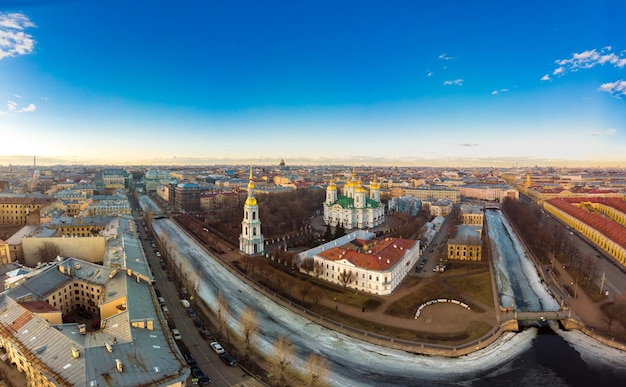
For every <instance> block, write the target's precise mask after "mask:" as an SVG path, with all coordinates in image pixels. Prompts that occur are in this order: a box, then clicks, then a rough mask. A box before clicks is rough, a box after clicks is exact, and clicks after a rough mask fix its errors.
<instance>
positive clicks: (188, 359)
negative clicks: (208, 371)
mask: <svg viewBox="0 0 626 387" xmlns="http://www.w3.org/2000/svg"><path fill="white" fill-rule="evenodd" d="M183 357H184V358H185V361H186V362H187V364H189V365H190V366H192V367H193V366H195V365H198V362H197V361H196V359H194V358H193V356H192V355H191V354H190V353H185V354H184V355H183Z"/></svg>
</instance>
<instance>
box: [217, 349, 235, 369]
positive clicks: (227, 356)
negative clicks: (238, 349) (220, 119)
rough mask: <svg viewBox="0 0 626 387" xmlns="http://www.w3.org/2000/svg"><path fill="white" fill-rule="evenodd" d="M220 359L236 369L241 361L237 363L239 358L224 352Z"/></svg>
mask: <svg viewBox="0 0 626 387" xmlns="http://www.w3.org/2000/svg"><path fill="white" fill-rule="evenodd" d="M220 358H221V359H222V361H223V362H224V363H226V364H228V365H229V366H231V367H234V366H236V365H237V364H239V361H237V358H236V357H234V356H233V355H231V354H230V353H228V352H224V353H223V354H221V355H220Z"/></svg>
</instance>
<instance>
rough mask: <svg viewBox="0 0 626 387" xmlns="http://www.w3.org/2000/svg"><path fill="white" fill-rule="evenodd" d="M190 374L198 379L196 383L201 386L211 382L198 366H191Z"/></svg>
mask: <svg viewBox="0 0 626 387" xmlns="http://www.w3.org/2000/svg"><path fill="white" fill-rule="evenodd" d="M191 374H192V375H193V377H194V378H197V379H198V384H200V385H201V386H205V385H208V384H209V383H211V379H209V377H208V376H207V375H206V374H205V373H204V372H203V371H202V370H201V369H200V367H191Z"/></svg>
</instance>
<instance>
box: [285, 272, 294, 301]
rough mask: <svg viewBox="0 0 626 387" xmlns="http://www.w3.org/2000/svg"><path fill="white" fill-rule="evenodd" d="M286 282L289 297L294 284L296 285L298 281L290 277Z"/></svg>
mask: <svg viewBox="0 0 626 387" xmlns="http://www.w3.org/2000/svg"><path fill="white" fill-rule="evenodd" d="M285 284H286V285H287V294H288V295H289V298H291V290H292V289H293V287H294V286H296V281H294V280H293V278H291V277H288V278H287V281H286V282H285Z"/></svg>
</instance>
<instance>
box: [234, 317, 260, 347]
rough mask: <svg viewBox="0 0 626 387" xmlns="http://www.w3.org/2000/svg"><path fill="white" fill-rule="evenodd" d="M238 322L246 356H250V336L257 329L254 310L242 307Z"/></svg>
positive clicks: (257, 324)
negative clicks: (241, 331)
mask: <svg viewBox="0 0 626 387" xmlns="http://www.w3.org/2000/svg"><path fill="white" fill-rule="evenodd" d="M239 323H240V324H241V328H242V330H243V341H244V345H245V347H246V349H245V351H246V358H250V357H251V356H252V347H251V341H252V337H253V336H254V335H255V334H256V333H257V332H258V331H259V321H258V320H257V318H256V312H255V311H254V310H253V309H250V308H246V309H244V310H243V312H241V316H240V321H239Z"/></svg>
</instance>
